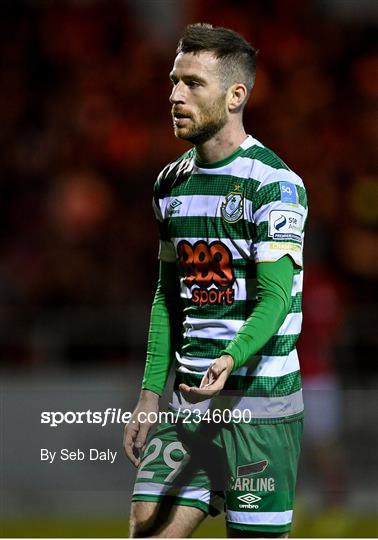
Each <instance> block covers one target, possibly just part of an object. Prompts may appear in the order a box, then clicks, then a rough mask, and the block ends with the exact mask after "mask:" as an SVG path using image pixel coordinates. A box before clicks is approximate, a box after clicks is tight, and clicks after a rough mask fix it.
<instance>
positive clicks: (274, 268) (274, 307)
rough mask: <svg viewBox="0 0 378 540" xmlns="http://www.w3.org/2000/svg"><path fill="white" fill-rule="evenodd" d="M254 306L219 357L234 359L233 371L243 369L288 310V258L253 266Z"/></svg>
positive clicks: (290, 272) (290, 274) (290, 270)
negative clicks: (254, 273)
mask: <svg viewBox="0 0 378 540" xmlns="http://www.w3.org/2000/svg"><path fill="white" fill-rule="evenodd" d="M256 274H257V276H256V277H257V293H258V303H257V305H256V307H255V308H254V310H253V313H252V314H251V315H250V317H249V318H248V319H247V320H246V321H245V323H244V324H243V326H242V327H241V328H240V330H239V331H238V333H237V334H236V336H235V338H234V339H233V340H232V341H231V343H230V344H229V345H228V346H227V348H226V349H225V350H223V351H222V352H221V354H229V355H231V356H232V358H233V359H234V367H233V371H236V370H237V369H239V368H240V367H241V366H243V365H244V364H245V363H246V362H247V361H248V360H249V359H250V358H251V356H254V355H255V354H257V353H258V351H259V350H260V349H261V348H262V347H263V346H264V345H265V344H266V343H267V341H268V340H269V339H270V338H271V337H272V336H273V335H274V334H275V333H276V332H277V330H278V329H279V327H280V326H281V325H282V323H283V321H284V320H285V317H286V315H287V313H288V311H289V309H290V301H291V289H292V283H293V276H294V264H293V260H292V259H291V257H290V256H289V255H285V256H284V257H282V258H281V259H279V260H278V261H275V262H261V263H257V265H256Z"/></svg>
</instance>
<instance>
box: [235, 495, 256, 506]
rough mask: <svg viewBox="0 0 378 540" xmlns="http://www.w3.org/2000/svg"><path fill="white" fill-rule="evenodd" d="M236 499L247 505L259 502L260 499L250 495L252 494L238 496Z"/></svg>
mask: <svg viewBox="0 0 378 540" xmlns="http://www.w3.org/2000/svg"><path fill="white" fill-rule="evenodd" d="M238 499H239V501H242V502H243V503H247V504H251V503H254V502H257V501H261V497H258V496H257V495H252V493H247V494H246V495H240V497H238Z"/></svg>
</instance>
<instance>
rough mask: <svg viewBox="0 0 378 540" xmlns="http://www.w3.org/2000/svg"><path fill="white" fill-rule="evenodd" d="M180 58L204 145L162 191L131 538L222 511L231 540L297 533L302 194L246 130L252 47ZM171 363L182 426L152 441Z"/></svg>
mask: <svg viewBox="0 0 378 540" xmlns="http://www.w3.org/2000/svg"><path fill="white" fill-rule="evenodd" d="M176 52H177V56H176V58H175V61H174V65H173V69H172V71H171V73H170V79H171V81H172V86H173V88H172V93H171V96H170V102H171V104H172V118H173V126H174V132H175V135H176V137H178V138H180V139H185V140H187V141H190V142H191V143H192V144H193V147H192V148H191V149H190V150H189V151H188V152H186V153H185V154H184V155H182V156H181V157H179V158H178V159H176V160H175V161H173V162H171V163H170V164H168V165H167V166H166V167H165V168H164V169H163V171H162V172H161V173H160V175H159V177H158V180H157V182H156V184H155V188H154V198H153V206H154V210H155V214H156V218H157V221H158V224H159V232H160V253H159V259H160V274H159V281H158V286H157V291H156V295H155V299H154V302H153V305H152V312H151V322H150V332H149V339H148V348H147V361H146V367H145V374H144V379H143V383H142V390H141V395H140V399H139V402H138V404H137V407H136V409H135V411H134V413H133V417H132V419H131V421H130V423H129V424H128V425H127V426H126V430H125V449H126V453H127V455H128V457H129V458H130V460H131V461H132V462H133V463H134V465H135V466H137V467H138V474H137V478H136V482H135V487H134V494H133V502H132V508H131V517H130V535H131V536H132V537H141V536H142V537H148V536H157V537H187V536H190V535H191V534H192V532H193V531H194V530H195V528H196V527H197V526H198V524H199V523H200V522H201V521H202V520H203V519H204V518H205V517H206V516H207V515H208V514H211V515H216V513H219V511H221V510H222V509H223V507H225V510H226V519H227V531H228V535H229V536H230V537H242V536H247V537H254V536H255V537H261V536H266V537H279V536H287V534H288V532H289V530H290V526H291V521H292V508H293V499H294V490H295V482H296V472H297V463H298V457H299V451H300V438H301V432H302V416H303V402H302V394H301V381H300V373H299V363H298V356H297V353H296V348H295V344H296V341H297V339H298V335H299V333H300V328H301V318H302V316H301V295H302V281H303V274H302V248H303V230H304V224H305V220H306V216H307V200H306V193H305V190H304V187H303V183H302V181H301V179H300V178H299V177H298V176H297V175H296V174H295V173H294V172H293V171H292V170H291V169H289V167H288V166H287V165H286V164H285V163H284V162H283V161H282V160H281V159H279V158H278V157H277V156H276V154H274V153H273V152H272V151H271V150H269V149H268V148H266V147H265V146H264V145H263V144H262V143H261V142H259V141H258V140H257V139H255V138H254V137H252V136H251V135H247V134H246V132H245V130H244V127H243V109H244V107H245V105H246V102H247V100H248V97H249V94H250V92H251V90H252V87H253V84H254V80H255V59H256V51H255V50H254V49H253V47H251V45H250V44H249V43H247V42H246V41H245V40H244V38H243V37H242V36H240V35H239V34H237V33H236V32H234V31H232V30H229V29H225V28H214V27H212V26H211V25H209V24H194V25H189V26H188V27H187V28H186V29H185V31H184V34H183V37H182V38H181V40H180V41H179V44H178V48H177V51H176ZM173 359H175V366H176V380H175V384H174V391H173V396H172V400H171V403H170V410H171V417H170V418H167V417H166V418H165V420H166V421H164V422H160V423H159V424H158V426H157V429H156V431H155V432H153V431H150V430H151V427H152V425H153V423H154V419H156V417H157V413H158V411H159V404H158V402H159V397H160V396H161V394H162V393H163V391H164V388H165V385H166V382H167V378H168V373H169V369H170V366H171V364H172V362H173ZM148 413H150V414H149V416H148ZM151 413H154V414H151ZM146 420H148V421H146Z"/></svg>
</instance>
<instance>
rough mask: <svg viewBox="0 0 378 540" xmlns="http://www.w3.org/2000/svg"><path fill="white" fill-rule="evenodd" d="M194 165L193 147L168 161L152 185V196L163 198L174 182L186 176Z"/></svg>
mask: <svg viewBox="0 0 378 540" xmlns="http://www.w3.org/2000/svg"><path fill="white" fill-rule="evenodd" d="M193 166H194V148H191V149H190V150H188V151H187V152H185V153H184V154H182V155H181V156H179V157H178V158H177V159H175V160H173V161H171V162H170V163H168V164H167V165H166V166H165V167H164V169H162V171H161V172H160V174H159V176H158V177H157V180H156V182H155V185H154V196H155V197H157V198H163V197H164V196H165V195H167V193H169V191H170V190H171V188H172V187H173V185H174V184H176V183H177V182H179V181H180V180H181V179H183V178H186V177H188V176H189V175H190V174H191V171H192V169H193Z"/></svg>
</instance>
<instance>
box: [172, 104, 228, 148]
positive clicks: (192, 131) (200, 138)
mask: <svg viewBox="0 0 378 540" xmlns="http://www.w3.org/2000/svg"><path fill="white" fill-rule="evenodd" d="M226 123H227V112H226V107H225V100H224V97H223V96H222V98H220V99H218V101H217V102H215V103H213V104H212V106H211V107H210V108H209V109H207V110H206V111H204V112H202V114H201V115H200V117H199V120H198V121H197V122H194V121H193V125H192V126H191V127H188V128H186V129H185V132H184V133H180V129H175V135H176V137H178V138H179V139H183V140H185V141H189V142H191V143H192V144H194V145H195V146H197V145H199V144H203V143H205V142H206V141H209V140H210V139H212V138H213V137H214V135H216V134H217V133H218V132H219V131H220V130H221V129H222V128H223V127H224V126H225V125H226ZM181 131H184V130H181Z"/></svg>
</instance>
